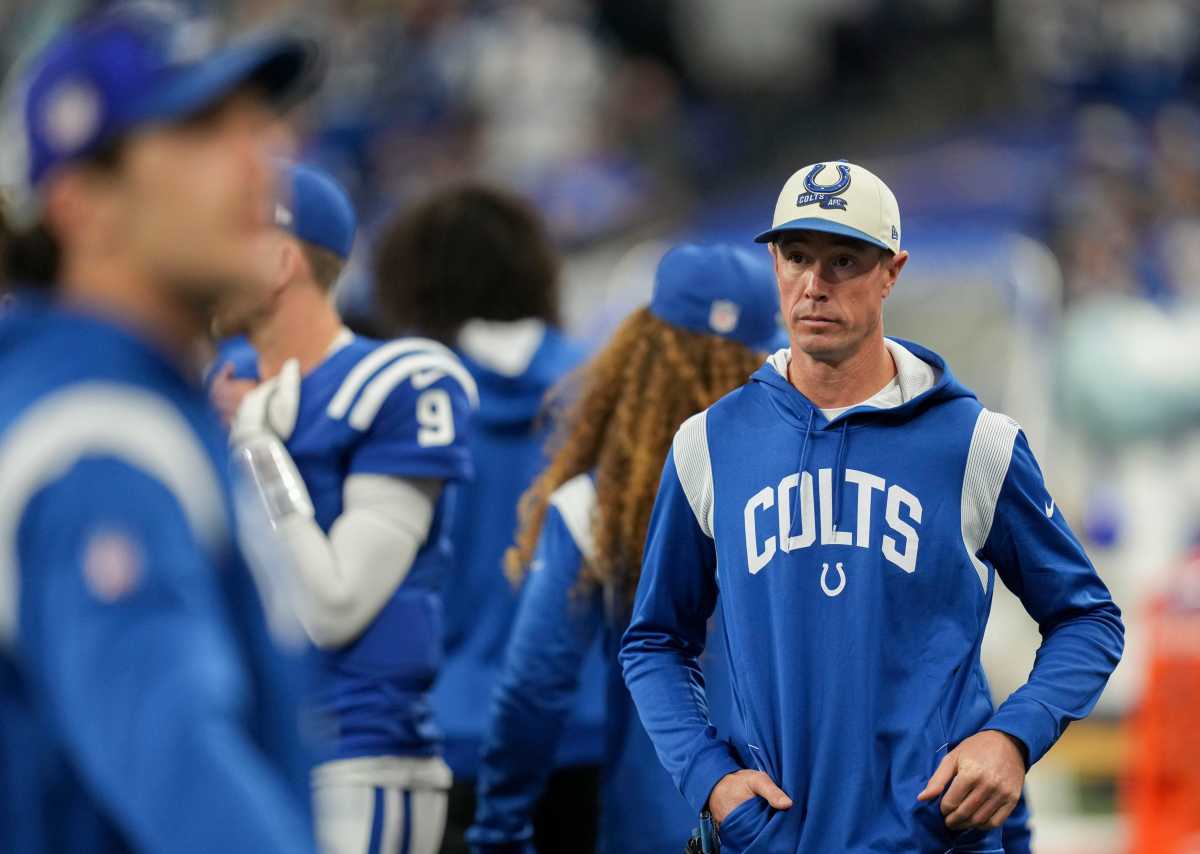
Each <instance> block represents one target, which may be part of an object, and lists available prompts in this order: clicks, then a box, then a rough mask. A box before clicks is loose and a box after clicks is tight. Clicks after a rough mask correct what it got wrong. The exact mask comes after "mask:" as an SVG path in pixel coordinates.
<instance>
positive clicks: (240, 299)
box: [211, 228, 299, 339]
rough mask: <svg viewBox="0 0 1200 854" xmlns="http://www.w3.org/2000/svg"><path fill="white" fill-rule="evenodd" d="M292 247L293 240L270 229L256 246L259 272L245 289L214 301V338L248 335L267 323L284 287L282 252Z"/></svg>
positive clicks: (226, 292) (232, 290) (227, 292)
mask: <svg viewBox="0 0 1200 854" xmlns="http://www.w3.org/2000/svg"><path fill="white" fill-rule="evenodd" d="M294 243H295V239H294V238H293V237H292V236H291V235H289V234H287V233H286V232H284V231H282V230H281V229H278V228H271V229H269V233H268V234H267V236H266V237H265V238H264V239H263V240H261V241H260V242H259V244H258V246H259V252H260V255H261V257H260V258H259V259H257V261H256V263H257V264H258V266H259V268H260V271H259V272H258V273H256V275H255V278H254V281H252V282H250V283H248V284H247V285H246V286H244V287H239V288H230V289H228V290H226V291H225V292H224V293H221V294H219V295H217V296H216V297H215V298H214V299H213V301H212V303H211V306H212V330H211V332H212V336H213V337H214V338H218V339H220V338H228V337H229V336H231V335H251V334H253V332H254V330H255V329H257V328H258V327H259V326H261V325H262V324H263V323H265V322H266V321H267V320H268V319H270V317H271V315H272V313H273V312H274V311H275V307H276V305H277V302H276V300H277V298H278V296H279V293H280V287H281V286H282V285H284V284H286V278H287V277H286V269H285V266H284V252H285V251H286V249H287V247H288V246H289V244H294ZM295 251H299V250H295Z"/></svg>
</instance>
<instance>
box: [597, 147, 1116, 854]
mask: <svg viewBox="0 0 1200 854" xmlns="http://www.w3.org/2000/svg"><path fill="white" fill-rule="evenodd" d="M758 241H759V242H764V243H769V244H770V251H771V255H772V258H773V259H774V263H775V274H776V278H777V280H778V283H779V293H780V305H781V309H782V312H783V316H784V319H785V321H786V324H787V326H788V330H789V337H790V339H791V348H790V350H780V351H779V352H777V353H775V354H774V355H773V356H772V357H771V358H770V359H769V360H768V362H767V364H766V365H764V366H763V367H762V368H761V369H759V370H758V371H757V372H756V373H755V374H754V376H753V377H752V379H751V382H750V383H749V384H747V385H746V386H743V387H742V388H740V389H738V390H736V391H734V392H733V393H731V394H730V395H728V396H727V397H725V398H723V399H722V400H720V401H718V402H717V403H716V404H715V405H713V406H712V407H710V408H709V409H708V410H706V411H704V412H701V413H700V414H698V415H696V416H695V417H693V418H692V419H690V420H689V421H687V422H686V423H685V424H684V425H683V427H681V428H680V430H679V433H678V434H677V435H676V438H675V441H674V445H673V448H672V452H671V454H670V455H669V456H668V458H667V461H666V465H665V468H664V471H663V477H662V482H661V485H660V490H659V494H658V498H657V501H656V505H655V510H654V516H653V518H652V520H651V523H650V531H649V535H648V540H647V544H646V552H645V565H644V567H643V571H642V578H641V582H640V585H639V588H638V594H637V599H636V602H635V607H634V616H633V619H632V621H631V625H630V627H629V629H628V631H627V632H626V635H625V637H624V640H623V646H622V653H621V659H622V663H623V667H624V672H625V679H626V682H627V683H628V685H629V689H630V691H631V693H632V695H633V697H634V701H635V703H636V704H637V707H638V712H639V714H640V716H641V718H642V721H643V723H644V724H645V726H646V730H647V732H648V733H649V735H650V737H651V739H652V740H653V741H654V744H655V748H656V750H657V752H658V755H659V758H660V760H661V761H662V762H663V765H664V766H665V767H666V768H667V770H668V772H669V773H670V774H671V775H672V777H673V778H674V780H675V782H676V785H678V786H679V788H680V790H681V791H682V792H683V794H684V796H685V798H687V800H688V801H689V802H690V803H691V805H692V806H693V807H694V808H695V809H696V810H698V811H699V810H708V811H709V812H710V813H711V815H712V818H713V820H714V821H716V822H717V823H718V826H719V835H720V838H721V841H722V844H723V845H724V846H725V848H726V849H727V850H729V851H753V852H797V851H803V852H823V851H831V852H832V851H837V852H847V851H923V852H924V851H929V852H945V851H950V850H958V851H971V852H983V851H1002V850H1004V847H1003V846H1004V842H1003V840H1002V836H1001V830H1000V828H1001V826H1002V825H1003V824H1004V822H1005V820H1006V819H1007V818H1008V817H1009V815H1010V813H1011V812H1012V811H1013V809H1014V807H1015V806H1016V805H1017V804H1018V802H1019V799H1020V793H1021V787H1022V784H1023V782H1024V775H1025V772H1026V770H1027V768H1028V767H1029V766H1030V765H1031V764H1032V763H1034V762H1036V761H1037V760H1038V759H1040V758H1041V757H1042V756H1043V755H1044V754H1045V753H1046V751H1047V750H1049V748H1050V747H1051V746H1052V745H1053V744H1054V742H1055V740H1056V739H1057V738H1058V737H1059V736H1060V735H1061V734H1062V732H1063V730H1064V729H1065V728H1066V726H1067V724H1068V723H1070V721H1072V720H1076V719H1078V718H1081V717H1083V716H1084V715H1086V714H1088V712H1089V711H1090V710H1091V709H1092V707H1093V705H1094V704H1095V702H1096V699H1097V698H1098V697H1099V695H1100V692H1101V691H1102V690H1103V687H1104V684H1105V682H1106V680H1107V679H1108V676H1109V674H1110V673H1111V672H1112V670H1113V668H1114V667H1115V666H1116V664H1117V661H1118V660H1119V658H1120V655H1121V650H1122V647H1123V637H1124V630H1123V627H1122V624H1121V619H1120V611H1119V610H1118V609H1117V607H1116V605H1114V604H1113V602H1112V599H1111V597H1110V596H1109V593H1108V590H1107V589H1106V588H1105V586H1104V584H1103V583H1102V582H1101V581H1100V579H1099V577H1098V576H1097V574H1096V572H1095V570H1094V569H1093V567H1092V565H1091V563H1090V562H1089V561H1088V558H1087V556H1086V555H1085V554H1084V552H1083V549H1082V548H1081V546H1080V545H1079V542H1078V541H1077V540H1076V539H1075V537H1074V535H1073V534H1072V533H1071V531H1070V529H1069V528H1068V526H1067V524H1066V522H1065V520H1064V519H1063V517H1062V513H1061V512H1060V511H1059V510H1058V509H1057V508H1056V506H1055V503H1054V499H1053V497H1052V496H1051V495H1050V494H1049V493H1048V492H1047V489H1046V486H1045V483H1044V482H1043V479H1042V475H1041V472H1040V470H1039V469H1038V466H1037V463H1036V461H1035V460H1034V458H1033V454H1032V452H1031V451H1030V449H1029V445H1028V443H1027V441H1026V439H1025V436H1024V435H1023V433H1022V432H1021V430H1020V427H1019V426H1018V425H1017V424H1016V423H1015V422H1013V421H1012V420H1011V419H1009V418H1007V417H1006V416H1004V415H1001V414H999V413H995V412H991V411H989V410H987V409H985V408H984V407H983V406H982V405H981V404H980V403H979V401H978V400H976V398H975V396H974V395H973V394H972V393H971V392H970V391H968V390H967V389H966V388H964V387H963V386H961V385H959V384H958V383H957V382H956V381H955V379H954V377H953V376H952V374H951V373H950V370H949V368H948V367H947V366H946V364H945V362H944V361H943V360H942V359H941V358H940V357H938V356H937V355H936V354H934V353H932V352H930V351H929V350H927V349H925V348H923V347H921V346H919V345H916V344H912V343H908V342H902V341H898V340H893V339H887V338H884V336H883V322H882V307H883V300H884V299H885V298H886V297H887V296H888V294H889V293H890V292H891V290H892V288H893V287H894V286H895V284H896V280H897V278H898V277H899V275H900V272H901V270H902V269H903V267H904V265H905V263H906V262H907V260H908V253H906V252H904V251H902V250H901V248H900V216H899V209H898V206H897V204H896V200H895V197H894V196H893V195H892V193H891V191H890V190H889V189H888V188H887V187H886V186H885V185H884V184H883V182H882V181H880V180H879V178H877V177H876V176H875V175H873V174H872V173H870V172H868V171H867V170H866V169H863V168H862V167H860V166H856V165H853V164H850V163H845V162H834V163H824V164H822V163H818V164H814V165H812V166H809V167H805V168H804V169H801V170H800V171H799V172H797V173H796V174H795V175H793V176H792V178H791V179H789V181H788V182H787V184H785V185H784V188H783V191H782V192H781V194H780V197H779V201H778V204H777V206H776V209H775V217H774V221H773V225H772V227H771V229H770V230H768V231H766V232H764V233H763V234H762V235H760V236H759V237H758ZM997 574H998V575H999V576H1000V579H1001V580H1002V581H1003V582H1004V583H1005V584H1006V585H1007V586H1008V587H1009V589H1011V590H1012V591H1013V592H1014V593H1015V594H1016V595H1017V596H1018V597H1019V598H1020V599H1021V601H1022V603H1023V604H1024V606H1025V608H1026V610H1027V611H1028V612H1029V614H1030V616H1032V617H1033V618H1034V619H1035V620H1037V622H1038V625H1039V627H1040V628H1041V631H1042V635H1043V638H1044V640H1043V643H1042V646H1041V649H1040V650H1039V652H1038V656H1037V659H1036V662H1035V664H1034V667H1033V670H1032V672H1031V674H1030V677H1029V680H1028V682H1027V683H1026V684H1025V685H1024V686H1023V687H1022V688H1020V689H1019V690H1018V691H1016V692H1015V693H1014V694H1013V695H1012V696H1011V697H1009V698H1008V699H1007V700H1006V701H1005V702H1004V703H1003V704H1002V705H1001V706H1000V708H999V709H998V710H997V709H994V708H993V705H992V700H991V696H990V692H989V689H988V687H987V681H986V678H985V676H984V674H983V670H982V667H981V665H980V661H979V647H980V643H981V641H982V639H983V633H984V628H985V625H986V622H987V614H988V610H989V607H990V604H991V597H992V593H993V590H994V585H995V581H996V576H997ZM718 589H719V591H720V599H721V604H722V612H723V615H724V621H725V633H726V639H727V643H728V645H729V650H730V660H731V667H732V682H733V691H734V696H735V704H736V706H737V708H738V710H739V711H740V714H741V718H742V720H741V725H742V727H741V732H742V733H744V736H745V737H744V738H743V739H740V740H737V741H736V743H727V742H723V741H720V740H718V739H717V738H716V737H715V734H714V731H713V730H712V728H711V727H710V725H709V721H708V717H707V713H706V709H705V703H704V690H703V677H702V675H701V674H700V672H699V669H698V667H697V665H696V657H697V655H698V654H699V652H700V651H701V649H702V647H703V643H704V636H705V635H704V627H705V621H706V620H707V618H708V616H709V615H710V614H711V612H712V611H713V609H714V607H715V606H716V603H717V592H718Z"/></svg>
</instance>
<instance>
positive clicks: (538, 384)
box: [433, 327, 604, 780]
mask: <svg viewBox="0 0 1200 854" xmlns="http://www.w3.org/2000/svg"><path fill="white" fill-rule="evenodd" d="M458 355H459V358H461V359H462V361H463V364H464V365H466V368H467V370H468V371H470V373H471V376H472V377H474V379H475V382H476V383H477V384H478V387H479V408H478V409H477V410H476V411H475V412H474V413H472V416H471V437H470V448H471V456H472V457H473V459H474V460H475V469H476V477H475V479H474V480H473V481H472V482H470V483H467V484H463V486H462V488H461V490H460V491H459V496H458V503H457V506H456V512H455V515H454V525H453V531H452V533H451V540H452V541H453V542H454V544H455V548H456V549H457V554H456V558H457V559H456V561H455V568H454V571H453V572H452V573H450V574H448V575H447V576H446V584H447V589H446V595H445V602H446V658H445V662H444V663H443V666H442V669H441V671H440V672H439V674H438V678H437V682H436V684H435V685H434V689H433V708H434V711H435V713H436V716H437V721H438V724H439V725H440V727H441V729H442V731H443V732H444V734H445V759H446V762H447V764H449V765H450V768H451V770H452V771H453V772H454V777H455V779H457V780H471V779H474V778H475V774H476V771H477V770H478V766H479V750H480V747H481V745H482V742H483V736H484V730H485V727H486V725H487V720H486V716H485V714H484V712H485V710H486V709H487V707H488V702H489V700H490V698H491V695H492V686H493V685H494V684H495V681H496V675H497V672H498V671H499V669H500V665H501V662H502V660H503V658H504V649H505V645H506V644H507V642H508V637H509V631H510V630H511V628H512V624H513V618H514V616H515V615H516V610H517V601H518V593H517V592H516V591H514V590H513V588H512V585H511V584H509V582H508V580H507V578H505V576H504V568H503V559H504V551H505V549H507V548H508V547H509V546H510V545H512V543H513V541H514V539H515V537H516V527H517V503H518V502H519V501H520V498H521V494H522V493H523V492H524V491H525V490H526V489H528V488H529V485H530V484H531V483H532V482H533V479H534V478H535V477H536V476H537V474H538V473H539V472H540V471H541V469H542V467H543V465H544V464H545V462H546V460H545V450H544V445H545V441H546V438H547V435H548V432H549V429H550V426H551V425H550V424H549V423H548V420H544V419H542V418H541V411H542V400H543V398H544V397H545V395H546V392H547V391H549V389H550V388H551V387H552V386H553V385H554V384H555V383H557V382H558V381H559V380H561V379H562V378H563V377H564V376H565V375H566V374H567V372H568V371H570V370H572V369H573V368H574V367H575V366H576V365H577V364H578V363H579V361H580V359H581V357H582V353H581V352H580V351H579V349H578V348H577V347H576V346H575V345H574V344H573V343H571V342H570V341H569V340H567V339H566V338H564V337H563V335H562V334H561V333H559V332H558V331H557V330H555V329H553V328H551V327H547V328H546V330H545V333H544V336H543V338H542V341H541V344H540V345H539V346H538V348H537V350H536V352H535V353H534V356H533V359H532V360H531V361H530V363H529V365H528V366H527V367H526V368H525V370H524V371H522V372H521V373H519V374H517V375H515V376H509V375H504V374H500V373H498V372H496V371H494V370H492V369H490V368H488V367H486V366H484V365H482V364H480V363H479V362H477V361H475V360H474V359H472V358H470V356H468V355H466V354H465V353H463V352H462V351H461V350H460V351H459V353H458ZM601 655H602V652H601V650H600V648H599V644H596V645H594V646H593V649H592V650H591V651H590V652H589V653H588V655H587V656H586V657H585V662H584V665H583V668H584V670H583V676H582V677H581V678H582V682H583V685H584V690H582V691H580V692H579V694H578V699H577V701H576V705H575V708H574V710H573V711H572V713H571V715H570V717H569V719H568V721H567V723H566V730H565V732H564V733H563V737H562V739H561V741H560V743H559V751H558V755H557V758H556V764H558V765H560V766H564V765H575V764H592V763H596V762H598V761H599V759H600V750H601V738H602V736H601V728H602V721H603V717H604V711H603V708H602V707H601V705H600V704H601V700H602V696H601V694H602V687H603V666H602V664H601Z"/></svg>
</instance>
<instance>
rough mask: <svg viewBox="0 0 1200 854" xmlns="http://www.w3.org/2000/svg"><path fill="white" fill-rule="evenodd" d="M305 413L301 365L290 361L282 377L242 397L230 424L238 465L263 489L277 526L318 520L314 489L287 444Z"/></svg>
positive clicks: (272, 521) (265, 504) (292, 360)
mask: <svg viewBox="0 0 1200 854" xmlns="http://www.w3.org/2000/svg"><path fill="white" fill-rule="evenodd" d="M299 409H300V363H299V362H298V361H296V360H295V359H288V360H287V361H286V362H284V364H283V369H282V370H281V371H280V372H279V376H277V377H272V378H271V379H269V380H267V381H266V382H264V383H262V384H260V385H259V386H258V387H257V388H255V389H253V390H251V391H250V392H249V393H247V394H246V396H245V397H244V398H242V402H241V403H240V404H239V405H238V410H237V414H236V415H234V416H233V423H232V424H231V425H230V426H229V444H230V445H231V446H232V447H233V457H234V461H235V462H236V463H237V465H238V466H239V467H240V468H241V469H242V471H243V472H244V473H245V475H246V476H247V478H248V480H249V481H250V482H251V483H253V484H254V486H255V487H256V488H257V490H258V493H259V496H260V497H261V498H262V501H263V506H264V507H265V509H266V511H267V517H268V518H269V519H270V520H271V524H272V525H273V526H276V527H278V525H279V524H280V523H282V522H283V520H284V519H286V518H288V517H289V516H293V515H300V516H306V517H309V518H311V517H312V516H313V505H312V499H311V498H310V497H309V495H308V489H307V488H306V487H305V486H304V480H303V479H302V478H301V477H300V472H299V470H298V469H297V468H296V464H295V462H293V461H292V458H291V456H290V455H289V454H288V452H287V448H286V447H284V444H283V443H284V442H286V441H287V440H288V439H289V438H290V437H291V435H292V431H293V430H294V429H295V428H296V414H297V413H298V411H299Z"/></svg>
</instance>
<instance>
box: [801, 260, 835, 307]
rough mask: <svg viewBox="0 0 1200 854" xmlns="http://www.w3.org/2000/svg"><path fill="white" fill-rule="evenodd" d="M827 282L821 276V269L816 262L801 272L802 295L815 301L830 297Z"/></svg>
mask: <svg viewBox="0 0 1200 854" xmlns="http://www.w3.org/2000/svg"><path fill="white" fill-rule="evenodd" d="M826 284H827V283H826V282H825V280H824V279H822V278H821V270H820V268H819V267H817V266H816V265H815V264H814V265H813V266H811V267H809V268H808V269H807V270H805V271H804V272H803V273H801V274H800V295H801V296H803V297H804V298H805V299H809V300H812V301H814V302H823V301H825V300H827V299H829V294H828V292H827V290H826Z"/></svg>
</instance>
